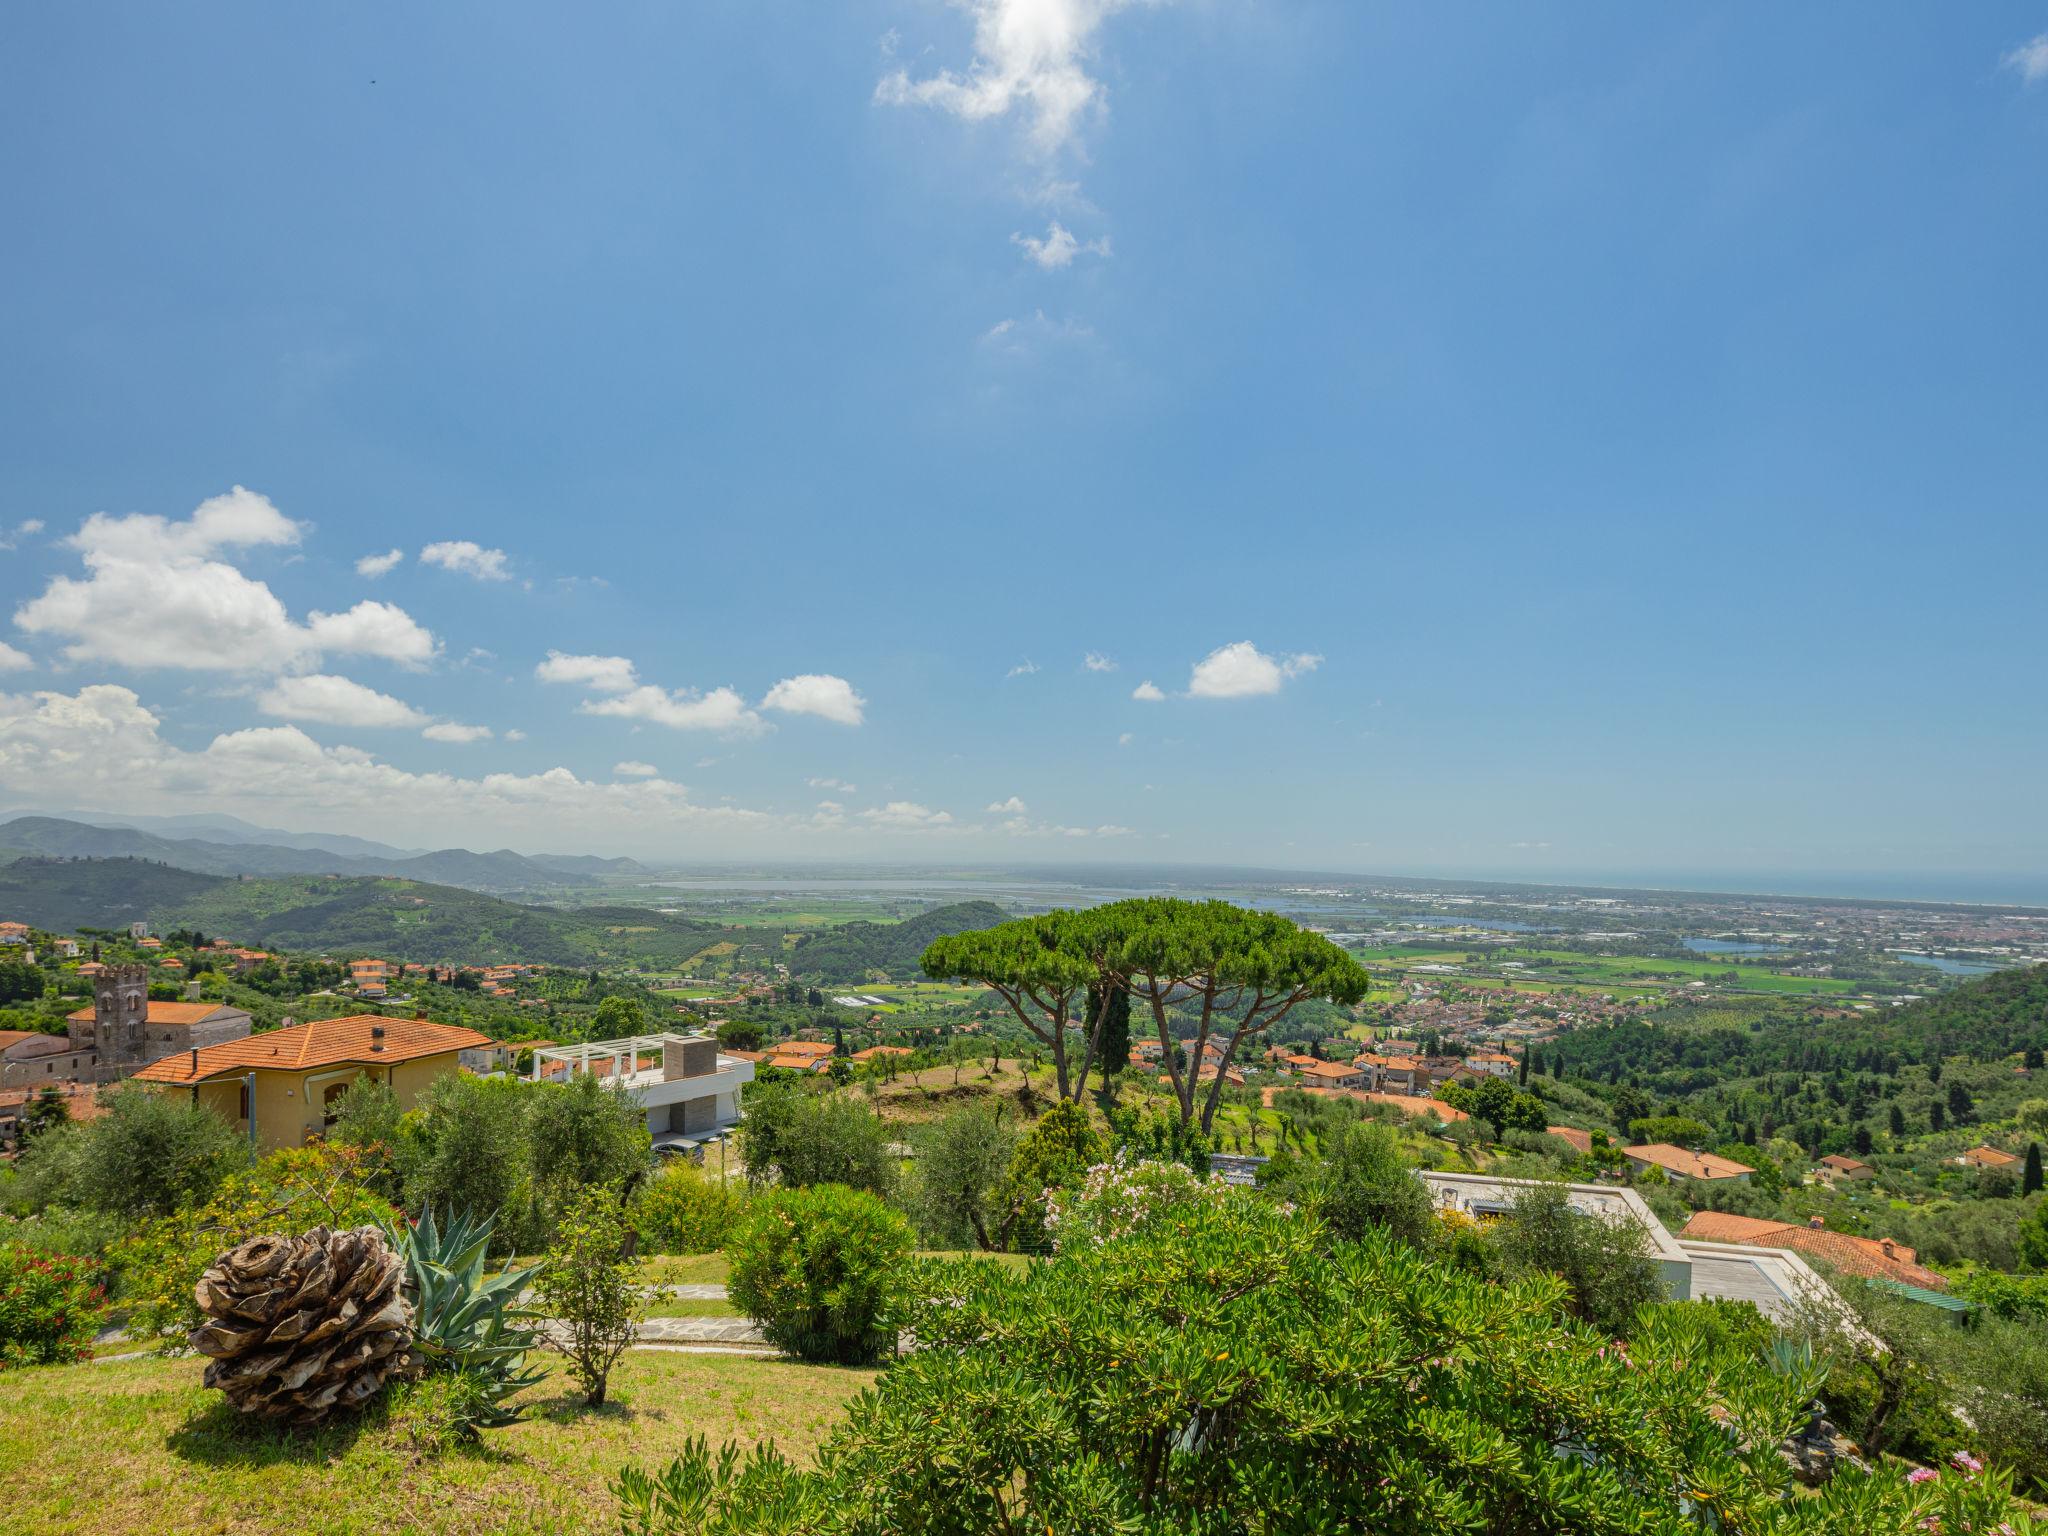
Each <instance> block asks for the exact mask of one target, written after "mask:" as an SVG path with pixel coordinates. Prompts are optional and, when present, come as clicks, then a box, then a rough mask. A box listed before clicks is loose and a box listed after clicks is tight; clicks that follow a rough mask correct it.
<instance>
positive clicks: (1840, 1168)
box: [1813, 1152, 1877, 1184]
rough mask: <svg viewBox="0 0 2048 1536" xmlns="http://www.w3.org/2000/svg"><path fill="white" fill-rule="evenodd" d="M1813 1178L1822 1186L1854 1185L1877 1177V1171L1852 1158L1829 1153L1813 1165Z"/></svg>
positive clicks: (1837, 1153)
mask: <svg viewBox="0 0 2048 1536" xmlns="http://www.w3.org/2000/svg"><path fill="white" fill-rule="evenodd" d="M1813 1176H1814V1177H1815V1178H1817V1179H1819V1180H1820V1181H1821V1183H1823V1184H1855V1183H1860V1182H1861V1181H1863V1180H1864V1179H1874V1178H1876V1177H1877V1170H1876V1169H1875V1168H1873V1167H1871V1166H1870V1164H1868V1163H1863V1162H1858V1161H1857V1160H1856V1159H1855V1158H1853V1157H1844V1156H1842V1154H1841V1153H1839V1152H1831V1153H1829V1154H1828V1155H1827V1156H1826V1157H1824V1158H1822V1159H1821V1160H1820V1161H1819V1162H1817V1163H1815V1164H1814V1165H1813Z"/></svg>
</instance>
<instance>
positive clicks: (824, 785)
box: [804, 779, 856, 795]
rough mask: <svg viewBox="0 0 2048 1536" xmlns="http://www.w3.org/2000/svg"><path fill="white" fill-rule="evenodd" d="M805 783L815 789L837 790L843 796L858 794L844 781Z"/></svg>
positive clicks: (808, 781) (812, 780) (826, 780)
mask: <svg viewBox="0 0 2048 1536" xmlns="http://www.w3.org/2000/svg"><path fill="white" fill-rule="evenodd" d="M804 782H805V783H806V784H808V785H810V786H811V788H813V789H830V790H835V791H837V792H838V793H839V794H842V795H851V794H854V793H856V790H855V787H854V786H853V785H851V784H849V783H847V782H846V780H844V779H805V780H804Z"/></svg>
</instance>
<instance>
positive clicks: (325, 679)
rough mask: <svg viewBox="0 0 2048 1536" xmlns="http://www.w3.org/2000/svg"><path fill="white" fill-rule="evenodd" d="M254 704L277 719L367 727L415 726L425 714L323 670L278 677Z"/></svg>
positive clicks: (369, 688) (400, 701) (384, 694)
mask: <svg viewBox="0 0 2048 1536" xmlns="http://www.w3.org/2000/svg"><path fill="white" fill-rule="evenodd" d="M256 707H257V708H258V709H260V710H261V711H262V712H263V713H264V714H266V715H269V716H271V717H272V718H273V719H277V720H305V721H309V722H312V723H315V724H319V725H342V726H350V727H359V728H369V729H386V728H390V729H396V728H398V727H407V728H416V727H419V726H422V725H425V724H426V723H427V718H428V717H427V716H426V715H425V714H423V713H422V712H421V711H419V710H417V709H414V708H413V707H412V706H411V705H410V704H408V703H406V702H405V701H404V700H403V699H394V698H393V697H392V696H391V695H390V694H388V693H379V692H378V691H377V690H376V689H374V688H371V687H368V686H366V685H365V684H362V683H358V682H355V681H353V680H352V679H350V678H346V677H335V676H333V675H332V674H330V673H325V672H315V673H311V674H309V675H307V676H305V677H281V678H279V679H278V680H277V681H276V682H274V683H272V684H271V685H270V686H269V687H268V688H266V689H265V690H264V691H263V692H262V693H260V694H258V695H257V696H256Z"/></svg>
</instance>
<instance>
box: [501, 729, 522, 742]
mask: <svg viewBox="0 0 2048 1536" xmlns="http://www.w3.org/2000/svg"><path fill="white" fill-rule="evenodd" d="M505 739H506V740H507V741H524V740H526V732H524V731H520V730H511V731H507V732H506V733H505Z"/></svg>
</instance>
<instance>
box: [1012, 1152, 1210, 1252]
mask: <svg viewBox="0 0 2048 1536" xmlns="http://www.w3.org/2000/svg"><path fill="white" fill-rule="evenodd" d="M1224 1190H1225V1186H1224V1185H1221V1184H1212V1183H1210V1182H1209V1181H1208V1180H1206V1179H1204V1178H1201V1177H1199V1176H1197V1175H1196V1174H1195V1173H1194V1171H1193V1170H1192V1169H1190V1168H1188V1167H1187V1166H1186V1165H1185V1164H1183V1163H1165V1162H1129V1161H1126V1160H1125V1159H1124V1158H1122V1157H1118V1158H1117V1160H1116V1161H1115V1162H1111V1163H1097V1164H1096V1165H1095V1166H1094V1167H1093V1168H1090V1169H1089V1170H1088V1172H1087V1173H1086V1174H1084V1175H1083V1176H1082V1178H1081V1183H1080V1185H1079V1187H1078V1188H1076V1189H1072V1190H1065V1191H1059V1192H1056V1193H1055V1194H1054V1195H1053V1196H1052V1198H1051V1199H1050V1200H1048V1201H1047V1202H1046V1216H1047V1220H1046V1226H1047V1230H1048V1231H1049V1232H1050V1233H1051V1234H1052V1247H1053V1251H1054V1252H1056V1253H1066V1252H1069V1251H1071V1250H1072V1249H1074V1248H1077V1247H1080V1248H1092V1247H1095V1246H1097V1245H1099V1244H1102V1243H1109V1242H1115V1241H1117V1240H1118V1239H1120V1238H1126V1237H1131V1236H1133V1235H1136V1234H1138V1233H1141V1232H1144V1231H1145V1230H1147V1229H1148V1228H1149V1227H1150V1226H1151V1225H1152V1224H1153V1223H1155V1222H1157V1221H1160V1220H1163V1219H1165V1218H1166V1217H1169V1216H1174V1215H1178V1214H1179V1213H1180V1212H1181V1211H1183V1210H1184V1209H1186V1208H1187V1207H1188V1206H1191V1205H1195V1204H1198V1203H1202V1202H1212V1203H1213V1202H1214V1201H1216V1200H1219V1199H1221V1198H1222V1197H1223V1194H1224Z"/></svg>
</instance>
